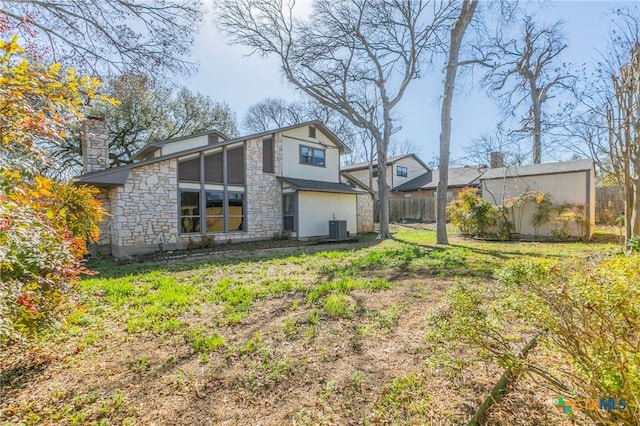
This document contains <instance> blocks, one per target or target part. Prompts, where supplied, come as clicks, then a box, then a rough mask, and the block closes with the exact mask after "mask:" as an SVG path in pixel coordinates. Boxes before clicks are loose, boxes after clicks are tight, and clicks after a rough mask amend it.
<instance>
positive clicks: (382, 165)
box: [378, 144, 391, 240]
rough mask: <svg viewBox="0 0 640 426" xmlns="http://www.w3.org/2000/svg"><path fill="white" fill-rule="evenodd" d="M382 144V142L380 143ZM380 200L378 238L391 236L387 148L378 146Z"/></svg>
mask: <svg viewBox="0 0 640 426" xmlns="http://www.w3.org/2000/svg"><path fill="white" fill-rule="evenodd" d="M380 145H382V144H380ZM378 202H379V203H380V232H379V233H378V239H381V240H383V239H387V238H391V232H390V231H389V188H388V186H387V150H386V149H385V148H384V147H382V146H379V147H378Z"/></svg>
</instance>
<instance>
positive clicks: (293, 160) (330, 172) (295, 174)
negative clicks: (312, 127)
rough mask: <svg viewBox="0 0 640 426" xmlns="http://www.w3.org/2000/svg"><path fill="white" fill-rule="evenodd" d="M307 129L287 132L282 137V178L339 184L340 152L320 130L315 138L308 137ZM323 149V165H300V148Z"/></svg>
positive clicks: (305, 127) (304, 127)
mask: <svg viewBox="0 0 640 426" xmlns="http://www.w3.org/2000/svg"><path fill="white" fill-rule="evenodd" d="M308 132H309V127H308V126H302V127H300V128H296V129H292V130H288V131H286V132H284V133H283V135H282V176H283V177H291V178H297V179H308V180H317V181H324V182H340V152H339V150H338V147H336V146H335V145H334V144H333V142H331V140H330V139H329V138H328V137H327V136H326V135H324V134H323V133H322V132H321V131H320V129H316V138H310V137H309V134H308ZM301 145H303V146H308V147H311V148H318V149H323V150H324V151H325V165H324V167H322V166H314V165H311V164H301V163H300V146H301Z"/></svg>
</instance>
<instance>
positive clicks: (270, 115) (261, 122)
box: [242, 98, 307, 133]
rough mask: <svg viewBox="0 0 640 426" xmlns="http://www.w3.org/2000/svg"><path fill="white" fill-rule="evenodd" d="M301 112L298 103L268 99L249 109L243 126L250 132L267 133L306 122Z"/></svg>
mask: <svg viewBox="0 0 640 426" xmlns="http://www.w3.org/2000/svg"><path fill="white" fill-rule="evenodd" d="M300 112H301V110H300V104H299V103H297V102H287V101H285V100H284V99H274V98H267V99H263V100H261V101H260V102H258V103H257V104H253V105H251V106H250V107H249V109H248V110H247V113H246V114H245V116H244V120H242V126H243V127H244V129H245V130H247V131H249V132H256V133H260V132H266V131H268V130H271V129H277V128H279V127H286V126H290V125H293V124H298V123H302V122H303V121H306V120H307V118H305V117H302V116H301V114H300Z"/></svg>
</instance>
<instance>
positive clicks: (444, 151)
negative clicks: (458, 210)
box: [436, 0, 478, 244]
mask: <svg viewBox="0 0 640 426" xmlns="http://www.w3.org/2000/svg"><path fill="white" fill-rule="evenodd" d="M477 5H478V0H464V1H463V3H462V8H461V9H460V16H459V17H458V20H457V21H456V24H455V25H454V27H453V28H452V29H451V43H450V45H449V60H448V62H447V73H446V77H445V80H444V96H443V99H442V114H441V121H440V125H441V133H440V167H439V174H438V179H439V180H438V189H437V193H436V197H437V202H436V243H437V244H449V239H448V238H447V188H448V186H449V150H450V145H451V103H452V100H453V89H454V87H455V84H456V74H457V72H458V56H459V54H460V45H461V44H462V38H463V37H464V32H465V31H466V29H467V26H468V25H469V22H470V21H471V18H473V14H474V13H475V10H476V6H477Z"/></svg>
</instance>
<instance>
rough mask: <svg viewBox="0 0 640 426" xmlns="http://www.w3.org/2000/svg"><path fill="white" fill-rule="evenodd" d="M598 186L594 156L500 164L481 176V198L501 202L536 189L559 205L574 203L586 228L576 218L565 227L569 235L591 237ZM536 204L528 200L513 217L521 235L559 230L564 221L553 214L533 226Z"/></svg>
mask: <svg viewBox="0 0 640 426" xmlns="http://www.w3.org/2000/svg"><path fill="white" fill-rule="evenodd" d="M595 187H596V185H595V167H594V163H593V160H591V159H587V160H574V161H563V162H558V163H546V164H533V165H530V166H513V167H498V168H492V169H489V170H487V171H486V172H485V173H484V174H483V175H482V176H481V177H480V188H481V192H482V198H484V199H485V200H487V201H488V202H490V203H492V204H494V205H501V204H502V203H503V202H504V201H505V200H508V199H510V198H513V197H519V196H520V195H522V194H524V193H527V192H533V191H535V192H541V193H545V194H548V195H549V196H550V200H551V202H552V203H553V204H554V205H556V206H561V205H565V206H571V209H573V211H574V212H575V213H576V214H577V217H576V218H583V220H584V228H586V229H581V225H579V224H578V223H577V222H576V221H572V222H569V221H567V223H566V225H564V226H565V228H564V229H562V231H563V232H566V234H568V235H572V236H580V237H587V238H589V237H591V235H592V234H593V231H594V229H595ZM535 208H536V205H535V202H529V203H527V204H525V205H524V206H522V211H521V212H519V214H517V215H515V216H518V217H515V218H514V219H515V222H517V223H516V224H515V226H516V228H517V229H516V230H517V232H518V233H519V234H521V235H540V236H549V235H553V233H554V232H557V231H558V227H559V226H561V225H560V224H559V222H558V221H556V220H554V218H552V219H551V220H550V221H549V223H546V224H544V225H542V226H541V227H540V228H539V229H537V230H536V229H534V227H533V225H531V223H530V219H531V217H532V214H533V213H534V209H535ZM556 214H557V213H556ZM556 217H557V216H556ZM567 217H570V216H567ZM581 221H582V220H581Z"/></svg>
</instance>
